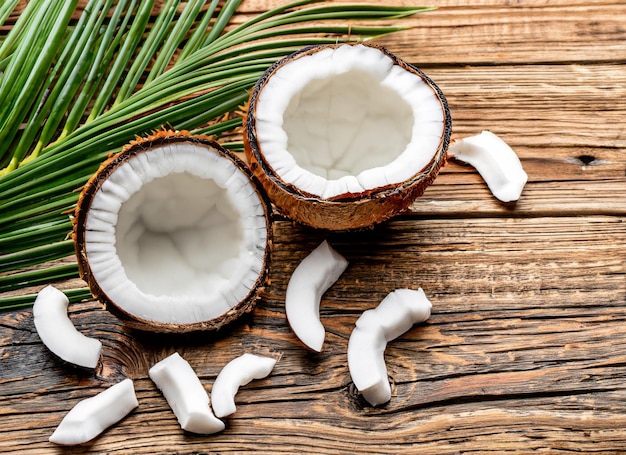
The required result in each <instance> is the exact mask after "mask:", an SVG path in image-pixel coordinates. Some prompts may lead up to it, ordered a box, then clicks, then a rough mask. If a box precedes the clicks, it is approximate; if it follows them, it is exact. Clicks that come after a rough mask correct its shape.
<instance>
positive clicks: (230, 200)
mask: <svg viewBox="0 0 626 455" xmlns="http://www.w3.org/2000/svg"><path fill="white" fill-rule="evenodd" d="M85 244H86V247H85V250H86V252H87V258H88V261H89V267H90V269H91V272H92V273H93V276H94V278H95V279H96V281H97V282H98V284H99V286H100V287H101V289H102V290H103V291H104V292H105V293H106V294H107V295H108V297H109V298H110V299H111V301H113V302H115V304H116V305H117V306H119V307H121V308H122V309H123V310H124V311H126V312H128V313H131V314H133V315H135V316H137V317H140V318H142V319H146V320H150V321H154V322H163V323H176V324H186V323H196V322H200V321H206V320H211V319H213V318H217V317H219V316H221V315H223V314H224V313H226V312H228V311H229V310H230V309H231V308H233V307H234V306H235V305H236V304H238V303H239V302H240V301H242V300H243V299H244V298H245V297H246V296H247V295H248V294H249V293H250V291H251V289H252V288H253V286H254V284H255V282H256V280H257V278H258V277H259V275H260V273H261V270H262V267H263V261H264V254H265V249H266V247H267V225H266V219H265V213H264V209H263V205H262V201H261V199H260V196H259V195H258V193H257V192H256V190H255V188H254V187H253V186H252V183H251V181H250V180H249V177H248V176H247V175H246V174H244V173H243V172H242V171H241V170H240V169H239V168H238V167H237V166H236V165H235V164H234V163H233V162H232V161H231V160H229V159H227V158H224V157H223V156H222V155H221V154H219V153H218V152H217V151H215V150H213V149H210V148H208V147H203V146H201V145H197V144H192V143H170V144H163V145H160V146H158V147H155V148H154V149H151V150H149V151H147V152H143V153H138V154H137V155H135V156H133V157H132V158H130V159H128V160H127V161H125V162H124V163H123V164H121V165H119V166H118V167H117V168H115V170H114V171H113V172H112V173H111V174H110V176H109V177H108V178H107V179H106V181H105V182H104V183H103V184H102V185H101V186H100V188H99V189H98V191H97V192H96V194H95V195H94V198H93V201H92V204H91V207H90V210H89V213H88V216H87V220H86V234H85Z"/></svg>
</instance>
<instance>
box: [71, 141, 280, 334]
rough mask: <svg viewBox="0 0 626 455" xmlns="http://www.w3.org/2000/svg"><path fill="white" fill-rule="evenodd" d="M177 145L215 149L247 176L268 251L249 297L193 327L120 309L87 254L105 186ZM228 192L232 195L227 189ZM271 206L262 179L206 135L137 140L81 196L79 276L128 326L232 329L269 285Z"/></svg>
mask: <svg viewBox="0 0 626 455" xmlns="http://www.w3.org/2000/svg"><path fill="white" fill-rule="evenodd" d="M175 143H191V144H196V145H200V146H202V147H205V148H209V149H213V150H214V151H216V152H217V153H218V154H220V155H221V156H222V158H225V159H228V160H230V161H231V162H232V163H233V164H234V165H235V167H237V168H238V169H239V170H240V171H241V172H243V173H244V174H245V176H246V177H247V178H248V180H249V182H250V184H251V186H252V187H253V188H254V190H255V191H256V193H257V195H258V197H259V201H260V202H261V205H262V207H263V211H264V218H265V230H266V241H265V250H264V254H263V263H262V267H261V270H260V273H259V274H258V276H257V278H256V281H255V282H254V285H253V286H252V287H251V289H250V291H249V292H248V293H247V294H246V296H245V297H244V298H243V299H241V300H240V301H239V302H238V303H237V304H236V305H235V306H234V307H232V308H231V309H230V310H229V311H226V312H224V313H222V314H221V315H219V316H217V317H215V318H212V319H208V320H204V321H198V322H190V323H174V322H172V323H169V322H159V321H154V320H150V319H146V318H142V317H140V316H138V315H136V314H134V313H132V312H129V311H127V310H126V309H125V308H124V307H122V306H120V305H118V304H117V303H116V302H115V301H114V300H113V299H111V298H110V297H109V296H108V294H107V293H106V291H105V290H104V289H102V287H101V286H100V284H99V283H98V281H97V280H96V279H95V277H94V274H93V272H92V270H91V266H90V264H89V258H88V254H87V251H86V244H87V242H86V239H85V237H86V231H87V229H86V221H87V216H88V214H89V210H90V208H91V203H92V202H93V200H94V197H95V195H96V193H97V192H98V190H99V189H100V187H101V186H102V184H103V183H104V182H105V181H106V180H107V179H108V177H109V176H110V175H111V174H112V173H113V172H114V171H115V170H116V169H117V168H118V167H119V166H121V165H122V164H123V163H125V162H127V161H128V160H130V159H132V158H133V157H135V156H137V155H139V154H141V153H146V152H149V151H150V150H151V149H152V148H154V147H158V146H163V145H171V144H175ZM226 191H228V190H227V189H226ZM271 207H272V206H271V203H270V201H269V199H268V197H267V195H266V193H265V191H264V189H263V187H262V185H261V184H260V182H259V181H258V179H257V178H256V177H255V176H254V174H253V173H252V172H251V170H250V168H249V167H248V166H247V165H246V163H245V162H244V161H243V160H242V159H241V158H239V157H238V156H237V155H235V154H234V153H233V152H231V151H229V150H227V149H225V148H224V147H222V146H221V145H220V144H219V143H217V142H215V141H214V140H212V138H209V137H207V136H203V135H192V134H190V133H189V132H188V131H169V130H160V131H158V132H156V133H154V134H152V135H149V136H147V137H145V138H140V137H137V138H136V139H135V140H133V141H131V142H130V143H129V144H128V145H126V146H125V147H124V148H123V149H122V151H121V152H119V153H117V154H114V155H112V156H110V157H109V158H108V159H107V160H105V161H104V162H103V163H102V164H101V165H100V167H99V169H98V170H97V171H96V172H95V173H94V174H93V175H92V177H91V178H90V179H89V180H88V181H87V183H86V184H85V185H84V186H83V188H82V191H81V193H80V196H79V199H78V202H77V204H76V209H75V212H74V217H73V220H72V222H73V232H72V238H73V240H74V250H75V254H76V258H77V262H78V272H79V276H80V277H81V278H82V279H83V280H84V281H85V282H87V284H88V286H89V289H90V292H91V294H92V295H93V296H94V298H96V299H97V300H99V301H100V302H102V303H103V304H104V305H105V306H106V308H107V310H109V311H110V312H111V313H113V314H114V315H116V316H117V317H118V318H119V319H121V320H122V321H123V322H124V323H125V324H126V325H128V326H130V327H132V328H135V329H139V330H143V331H153V332H164V333H186V332H198V331H209V330H217V329H219V328H221V327H223V326H225V325H228V324H230V323H232V322H233V321H235V320H236V319H238V318H239V317H240V316H242V315H244V314H245V313H248V312H250V311H251V310H252V309H253V308H254V306H255V304H256V302H257V300H258V299H259V297H260V293H261V292H262V291H263V289H264V288H265V285H266V283H267V276H268V273H269V263H270V255H271V245H272V231H271V219H270V218H271Z"/></svg>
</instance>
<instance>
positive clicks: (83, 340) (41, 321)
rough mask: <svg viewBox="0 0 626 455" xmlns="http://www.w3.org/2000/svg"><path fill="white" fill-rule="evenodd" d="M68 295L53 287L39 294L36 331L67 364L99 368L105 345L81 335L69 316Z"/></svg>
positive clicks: (35, 321) (36, 305) (36, 308)
mask: <svg viewBox="0 0 626 455" xmlns="http://www.w3.org/2000/svg"><path fill="white" fill-rule="evenodd" d="M68 305H69V299H68V298H67V296H66V295H65V294H64V293H63V292H61V291H59V290H58V289H56V288H55V287H53V286H50V285H48V286H46V287H45V288H43V289H42V290H41V291H39V293H38V294H37V298H36V299H35V303H34V305H33V316H34V323H35V329H36V330H37V333H38V334H39V337H40V338H41V341H42V342H43V344H45V345H46V347H47V348H48V349H50V351H52V352H53V353H54V354H56V355H57V356H58V357H60V358H61V359H63V360H65V361H66V362H69V363H72V364H74V365H78V366H81V367H85V368H95V367H96V365H97V364H98V360H99V359H100V352H101V351H102V343H101V342H100V341H98V340H96V339H94V338H89V337H86V336H85V335H83V334H82V333H80V332H79V331H78V330H76V327H74V324H72V321H71V320H70V318H69V317H68V314H67V307H68Z"/></svg>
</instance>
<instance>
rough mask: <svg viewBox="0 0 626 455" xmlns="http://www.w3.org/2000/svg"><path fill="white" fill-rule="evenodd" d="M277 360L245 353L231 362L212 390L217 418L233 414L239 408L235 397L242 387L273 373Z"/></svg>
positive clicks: (216, 380) (225, 367)
mask: <svg viewBox="0 0 626 455" xmlns="http://www.w3.org/2000/svg"><path fill="white" fill-rule="evenodd" d="M274 365H276V359H274V358H272V357H265V356H259V355H255V354H249V353H245V354H243V355H241V356H239V357H237V358H235V359H233V360H231V361H230V362H228V363H227V364H226V365H225V366H224V368H222V370H221V371H220V372H219V374H218V375H217V378H215V382H214V383H213V388H212V389H211V405H212V406H213V412H214V413H215V415H216V416H217V417H226V416H228V415H231V414H233V413H234V412H235V411H236V410H237V407H236V405H235V395H236V394H237V391H238V390H239V388H240V387H241V386H244V385H246V384H248V383H250V382H251V381H252V380H253V379H263V378H265V377H267V376H269V374H270V373H271V372H272V370H273V369H274Z"/></svg>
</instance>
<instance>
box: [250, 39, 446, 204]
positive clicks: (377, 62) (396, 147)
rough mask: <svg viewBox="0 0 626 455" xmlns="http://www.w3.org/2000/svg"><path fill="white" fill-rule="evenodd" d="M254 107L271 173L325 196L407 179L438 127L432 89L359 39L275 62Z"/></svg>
mask: <svg viewBox="0 0 626 455" xmlns="http://www.w3.org/2000/svg"><path fill="white" fill-rule="evenodd" d="M255 108H256V133H257V140H258V142H259V145H260V148H261V149H262V152H263V154H264V156H265V159H266V160H267V162H268V163H269V165H270V166H271V167H272V169H273V170H274V172H275V173H276V174H277V175H278V176H279V177H280V179H281V180H283V181H284V182H285V183H288V184H292V185H293V186H296V187H297V188H298V189H299V190H301V191H303V192H306V193H310V194H312V195H315V196H317V197H320V198H324V199H330V198H335V197H339V196H341V195H346V194H358V193H361V192H364V191H371V190H374V189H376V188H380V187H386V186H388V185H392V184H398V183H401V182H404V181H406V180H408V179H410V178H411V177H413V176H415V175H416V174H418V173H419V172H420V171H421V170H423V169H424V168H425V167H426V166H427V165H428V164H429V163H430V161H431V160H432V158H433V156H434V155H435V154H436V153H437V150H438V148H439V146H440V143H441V139H442V136H443V132H444V108H443V106H442V103H441V101H440V99H439V97H438V95H437V93H436V92H435V91H434V89H433V88H432V87H431V86H430V85H429V84H427V83H426V81H425V80H424V79H423V78H422V77H420V76H419V75H418V74H415V73H412V72H410V71H407V70H406V69H404V68H402V67H400V66H399V65H397V64H394V62H393V60H392V59H391V58H390V57H389V56H387V55H386V54H384V53H383V52H382V51H380V50H378V49H376V48H372V47H368V46H364V45H341V46H339V47H336V48H327V49H324V50H321V51H319V52H315V53H312V54H309V55H305V56H302V57H300V58H296V59H294V60H293V61H290V62H288V63H287V64H285V65H283V66H281V67H279V68H278V69H277V70H276V71H275V73H274V74H273V75H272V77H271V78H269V79H268V81H267V83H266V84H265V86H264V87H263V88H262V90H261V92H260V94H259V96H258V99H257V103H256V107H255Z"/></svg>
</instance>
